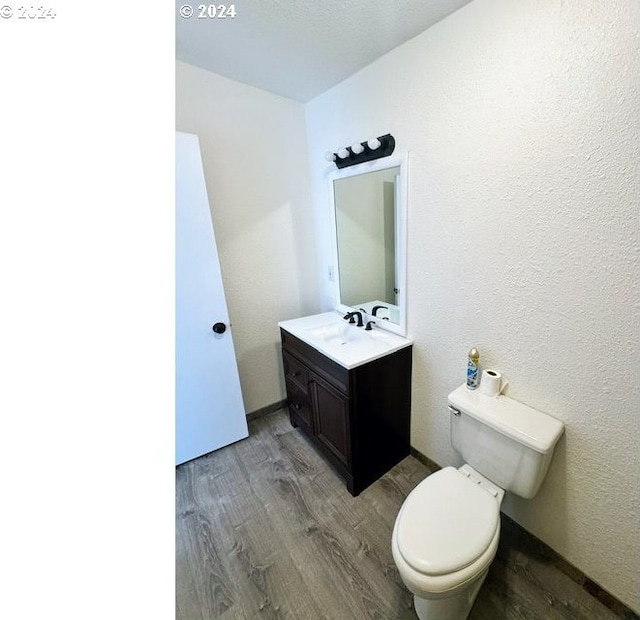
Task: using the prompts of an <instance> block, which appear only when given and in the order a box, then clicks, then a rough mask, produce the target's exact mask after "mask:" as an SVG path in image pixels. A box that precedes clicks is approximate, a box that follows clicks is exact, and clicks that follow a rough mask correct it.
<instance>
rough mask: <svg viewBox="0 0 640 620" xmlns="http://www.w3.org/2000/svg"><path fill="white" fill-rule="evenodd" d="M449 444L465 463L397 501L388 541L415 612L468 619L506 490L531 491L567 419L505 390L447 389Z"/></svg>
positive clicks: (427, 617) (430, 619)
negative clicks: (486, 392) (398, 505)
mask: <svg viewBox="0 0 640 620" xmlns="http://www.w3.org/2000/svg"><path fill="white" fill-rule="evenodd" d="M448 400H449V411H450V412H451V414H452V416H451V444H452V446H453V448H454V449H455V450H456V451H457V452H458V453H459V454H461V455H462V457H463V458H464V459H465V460H466V463H465V464H464V465H463V466H462V467H460V468H459V469H456V468H455V467H445V468H443V469H441V470H439V471H437V472H435V473H433V474H431V475H430V476H428V477H427V478H425V480H423V481H422V482H421V483H420V484H418V486H416V488H415V489H413V491H411V493H410V494H409V495H408V496H407V498H406V500H405V501H404V503H403V504H402V507H401V508H400V511H399V512H398V516H397V517H396V521H395V524H394V528H393V534H392V537H391V549H392V552H393V559H394V561H395V563H396V566H397V567H398V572H399V574H400V577H401V579H402V581H403V582H404V584H405V585H406V587H407V588H408V589H409V591H410V592H412V593H413V598H414V605H415V610H416V613H417V615H418V618H420V620H465V618H466V617H467V615H468V614H469V612H470V611H471V607H472V606H473V603H474V601H475V598H476V596H477V594H478V591H479V590H480V587H481V586H482V583H483V582H484V579H485V577H486V576H487V573H488V571H489V567H490V565H491V562H492V561H493V558H494V557H495V555H496V551H497V549H498V542H499V539H500V504H501V503H502V499H503V497H504V494H505V491H510V492H513V493H514V494H516V495H519V496H521V497H524V498H531V497H534V496H535V495H536V493H537V492H538V489H539V488H540V485H541V484H542V481H543V479H544V477H545V475H546V473H547V470H548V467H549V464H550V461H551V458H552V455H553V450H554V448H555V445H556V443H557V441H558V439H559V438H560V436H561V435H562V433H563V432H564V425H563V424H562V423H561V422H559V421H558V420H556V419H554V418H552V417H551V416H549V415H547V414H545V413H542V412H540V411H536V410H535V409H532V408H531V407H528V406H527V405H523V404H522V403H518V402H516V401H514V400H512V399H510V398H507V397H506V396H502V395H500V396H498V397H492V396H487V395H484V394H481V393H478V392H472V391H470V390H468V389H467V388H466V386H464V385H462V386H460V387H459V388H458V389H456V390H454V391H453V392H452V393H451V394H449V399H448Z"/></svg>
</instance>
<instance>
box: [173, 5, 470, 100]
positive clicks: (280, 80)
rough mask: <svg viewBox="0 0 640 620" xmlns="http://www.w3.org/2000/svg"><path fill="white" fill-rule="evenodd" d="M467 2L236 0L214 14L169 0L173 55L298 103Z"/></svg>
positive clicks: (333, 84) (347, 75)
mask: <svg viewBox="0 0 640 620" xmlns="http://www.w3.org/2000/svg"><path fill="white" fill-rule="evenodd" d="M469 1H470V0H322V1H320V2H318V1H316V0H238V2H236V3H235V4H233V6H234V7H235V13H236V16H235V17H230V16H229V17H225V18H223V19H220V18H218V17H213V18H212V17H201V18H199V17H198V6H199V5H198V4H197V3H195V2H192V3H190V4H187V3H185V2H183V1H182V0H176V58H177V59H178V60H181V61H184V62H186V63H189V64H192V65H195V66H197V67H201V68H203V69H208V70H210V71H213V72H215V73H218V74H220V75H223V76H225V77H228V78H231V79H233V80H236V81H238V82H243V83H245V84H249V85H251V86H255V87H257V88H261V89H262V90H266V91H269V92H272V93H276V94H278V95H281V96H283V97H289V98H291V99H295V100H297V101H301V102H306V101H309V100H310V99H313V98H314V97H315V96H317V95H319V94H320V93H323V92H324V91H326V90H328V89H329V88H331V87H332V86H335V85H336V84H338V83H339V82H341V81H342V80H344V79H346V78H347V77H349V76H350V75H353V74H354V73H356V72H357V71H359V70H360V69H362V68H363V67H365V66H367V65H368V64H370V63H371V62H373V61H374V60H376V59H377V58H379V57H380V56H382V55H384V54H386V53H387V52H388V51H390V50H392V49H393V48H395V47H397V46H399V45H401V44H402V43H404V42H405V41H408V40H409V39H411V38H413V37H415V36H416V35H418V34H419V33H421V32H423V31H424V30H426V29H427V28H429V27H430V26H432V25H433V24H435V23H436V22H438V21H440V20H441V19H443V18H444V17H446V16H447V15H450V14H451V13H453V12H454V11H456V10H457V9H459V8H460V7H461V6H463V5H465V4H467V3H468V2H469ZM231 5H232V4H231V3H228V4H226V6H227V7H229V6H231ZM181 6H192V7H193V9H194V14H193V15H192V16H191V17H190V18H184V17H182V16H181V15H180V12H179V9H180V7H181ZM207 6H209V5H207ZM211 6H213V7H217V6H220V5H219V4H217V3H216V4H215V5H211Z"/></svg>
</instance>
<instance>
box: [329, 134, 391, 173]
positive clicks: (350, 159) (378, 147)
mask: <svg viewBox="0 0 640 620" xmlns="http://www.w3.org/2000/svg"><path fill="white" fill-rule="evenodd" d="M395 148H396V141H395V139H394V137H393V136H392V135H391V134H390V133H388V134H385V135H384V136H378V137H377V138H371V139H370V140H367V141H366V142H360V143H356V144H352V145H351V146H348V147H342V148H341V149H339V150H338V151H337V152H335V153H332V152H331V151H328V152H327V153H325V159H326V160H327V161H331V162H334V163H335V164H336V166H337V167H338V168H346V167H347V166H353V165H355V164H361V163H362V162H365V161H372V160H373V159H379V158H380V157H388V156H389V155H391V154H392V153H393V151H394V149H395Z"/></svg>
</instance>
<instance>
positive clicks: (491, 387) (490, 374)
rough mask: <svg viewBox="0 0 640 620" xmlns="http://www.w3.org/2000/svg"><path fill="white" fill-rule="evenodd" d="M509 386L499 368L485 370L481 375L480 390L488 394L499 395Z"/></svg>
mask: <svg viewBox="0 0 640 620" xmlns="http://www.w3.org/2000/svg"><path fill="white" fill-rule="evenodd" d="M505 387H507V380H506V379H505V378H504V377H503V376H502V375H501V374H500V373H499V372H498V371H497V370H490V369H488V370H483V371H482V375H481V377H480V392H481V393H482V394H485V395H486V396H498V394H500V392H502V390H503V389H504V388H505Z"/></svg>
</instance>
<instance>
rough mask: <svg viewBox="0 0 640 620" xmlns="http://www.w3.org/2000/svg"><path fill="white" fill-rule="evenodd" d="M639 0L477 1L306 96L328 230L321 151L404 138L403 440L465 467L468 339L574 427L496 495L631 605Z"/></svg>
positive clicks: (318, 194) (525, 394)
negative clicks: (406, 349) (458, 413)
mask: <svg viewBox="0 0 640 620" xmlns="http://www.w3.org/2000/svg"><path fill="white" fill-rule="evenodd" d="M639 7H640V4H639V3H638V2H637V0H616V1H611V2H606V3H605V2H600V1H599V0H574V1H572V2H563V3H560V2H556V1H551V0H548V1H543V0H541V1H538V2H513V0H474V1H473V2H471V3H470V4H469V5H467V6H465V7H463V8H462V9H461V10H460V11H458V12H457V13H455V14H454V15H452V16H451V17H449V18H447V19H445V20H443V21H442V22H440V23H438V24H436V25H435V26H434V27H432V28H430V29H429V30H427V31H426V32H424V33H423V34H421V35H419V36H418V37H416V38H415V39H413V40H412V41H410V42H409V43H407V44H405V45H404V46H402V47H400V48H398V49H396V50H394V51H392V52H390V53H389V54H387V55H386V56H384V57H383V58H381V59H380V60H378V61H377V62H375V63H374V64H372V65H370V66H369V67H367V68H366V69H364V70H363V71H361V72H360V73H358V74H356V75H355V76H353V77H351V78H349V79H348V80H346V81H345V82H343V83H342V84H340V85H338V86H337V87H335V88H334V89H332V90H330V91H328V92H327V93H324V94H323V95H321V96H319V97H317V98H316V99H314V100H313V101H312V102H310V103H309V104H307V107H306V111H307V127H308V141H309V149H310V158H311V162H312V164H311V173H312V184H313V191H314V196H315V208H316V210H317V213H318V216H317V217H318V218H319V221H321V222H322V225H323V226H324V228H323V230H325V231H326V230H328V226H327V221H326V217H327V204H328V198H327V195H326V194H327V189H326V176H327V173H328V172H329V170H330V166H329V165H327V162H326V161H324V160H323V153H324V152H325V151H326V150H329V149H331V150H335V149H336V148H338V147H340V146H343V145H347V144H351V143H353V142H356V141H361V140H365V139H367V138H369V137H371V136H376V135H382V134H384V133H387V132H390V133H391V134H393V135H394V137H395V139H396V143H397V147H396V148H397V149H398V150H399V151H406V152H408V153H409V212H408V299H409V301H408V312H409V315H408V321H409V331H410V335H411V336H412V337H413V339H414V341H415V345H414V372H413V409H412V429H411V441H412V444H413V446H415V448H417V449H418V450H419V451H420V452H422V453H424V454H426V455H427V456H429V457H430V458H432V459H433V460H435V461H436V462H437V463H439V464H440V465H443V466H444V465H447V464H453V465H459V464H460V459H459V457H458V456H457V455H456V454H455V452H454V451H453V450H452V449H451V447H450V442H449V419H448V414H447V410H446V396H447V393H448V392H449V391H451V390H452V389H453V388H455V387H456V386H458V385H459V384H460V383H462V382H463V380H464V376H465V362H466V355H467V352H468V350H469V349H470V348H471V347H472V346H476V347H478V349H479V350H480V353H481V364H482V365H484V366H485V367H487V366H490V367H495V368H497V369H499V370H501V371H502V372H503V373H504V374H506V375H507V376H508V377H509V379H510V381H511V385H510V388H509V391H508V393H509V395H510V396H511V397H513V398H515V399H517V400H521V401H522V402H525V403H527V404H529V405H531V406H533V407H537V408H538V409H540V410H542V411H545V412H548V413H549V414H551V415H553V416H555V417H557V418H559V419H561V420H563V421H564V422H565V424H566V435H565V437H564V438H563V439H562V440H561V442H560V444H559V446H558V448H557V451H556V454H555V457H554V462H553V463H552V466H551V468H550V470H549V473H548V477H547V480H546V481H545V483H544V485H543V487H542V489H541V491H540V493H539V495H538V496H537V497H536V498H534V499H533V500H529V501H526V500H520V499H518V498H513V497H510V498H507V499H506V500H505V502H504V504H503V509H504V511H505V512H506V513H507V514H508V515H510V516H511V517H513V518H515V519H516V520H517V521H518V522H519V523H520V524H522V525H523V526H524V527H525V528H526V529H528V530H529V531H531V532H532V533H533V534H535V535H536V536H538V537H539V538H541V539H542V540H543V541H545V542H546V543H548V544H549V545H550V546H551V547H553V548H554V549H555V550H557V551H558V552H559V553H561V554H562V555H563V556H564V557H565V558H567V559H568V560H569V561H570V562H572V563H574V564H575V565H576V566H578V567H579V568H580V569H582V570H583V571H584V572H585V573H586V574H587V575H589V576H590V577H591V578H592V579H594V580H595V581H596V582H598V583H599V584H600V585H601V586H602V587H604V588H605V589H607V590H609V591H610V592H611V593H612V594H614V595H615V596H616V597H618V598H620V599H621V600H622V601H624V602H625V603H626V604H628V605H629V606H631V607H632V608H634V609H635V610H636V611H638V610H640V597H639V593H638V581H637V576H638V574H639V573H640V554H639V553H638V549H639V548H640V536H639V527H640V525H639V524H640V515H639V503H640V499H639V484H638V482H639V478H640V476H639V465H638V452H639V450H638V446H639V444H640V433H639V420H640V392H639V379H640V375H639V373H638V369H639V364H640V357H639V354H638V352H639V351H640V342H639V331H640V330H638V302H639V297H640V296H639V290H638V286H639V278H638V276H639V275H640V273H639V271H640V270H639V268H638V264H639V261H638V218H639V204H640V170H639V163H638V162H639V150H638V145H639V137H640V130H639V122H640V121H639V119H640V94H639V85H640V39H639V38H638V26H639V24H640V8H639ZM328 248H329V242H328V240H327V239H326V237H325V238H324V240H323V243H322V249H323V251H324V252H325V254H324V255H323V257H322V259H321V261H320V265H319V268H318V269H319V271H318V273H319V275H320V277H321V278H322V280H323V282H325V290H324V303H325V304H326V305H327V306H330V305H331V289H330V287H329V283H328V282H326V277H325V274H326V269H327V265H328V264H330V258H329V256H328V253H327V252H328Z"/></svg>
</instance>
